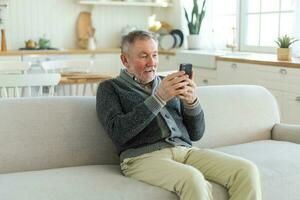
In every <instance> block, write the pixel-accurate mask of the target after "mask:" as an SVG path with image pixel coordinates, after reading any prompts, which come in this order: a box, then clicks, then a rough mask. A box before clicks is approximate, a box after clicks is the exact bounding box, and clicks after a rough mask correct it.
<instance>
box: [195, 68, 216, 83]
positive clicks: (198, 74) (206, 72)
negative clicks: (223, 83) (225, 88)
mask: <svg viewBox="0 0 300 200" xmlns="http://www.w3.org/2000/svg"><path fill="white" fill-rule="evenodd" d="M193 76H194V80H195V83H196V84H197V86H205V85H216V84H217V71H216V70H215V69H204V68H200V67H194V69H193Z"/></svg>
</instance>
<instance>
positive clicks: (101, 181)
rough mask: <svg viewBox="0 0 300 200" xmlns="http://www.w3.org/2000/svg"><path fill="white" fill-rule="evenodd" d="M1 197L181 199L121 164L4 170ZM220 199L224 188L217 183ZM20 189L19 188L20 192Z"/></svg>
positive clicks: (5, 199) (10, 199) (34, 199)
mask: <svg viewBox="0 0 300 200" xmlns="http://www.w3.org/2000/svg"><path fill="white" fill-rule="evenodd" d="M0 186H1V187H0V195H1V200H19V199H22V200H41V199H43V200H141V199H142V200H156V199H157V200H160V199H162V200H177V199H178V198H177V196H176V195H175V194H173V193H171V192H169V191H166V190H164V189H161V188H158V187H154V186H151V185H148V184H145V183H141V182H139V181H136V180H133V179H130V178H127V177H124V176H122V175H121V173H120V169H119V166H117V165H94V166H82V167H68V168H60V169H51V170H42V171H31V172H20V173H11V174H0ZM213 186H214V188H215V189H214V197H215V199H216V200H226V198H225V197H226V193H225V190H224V188H222V187H221V186H219V185H216V184H213ZM16 191H17V192H16Z"/></svg>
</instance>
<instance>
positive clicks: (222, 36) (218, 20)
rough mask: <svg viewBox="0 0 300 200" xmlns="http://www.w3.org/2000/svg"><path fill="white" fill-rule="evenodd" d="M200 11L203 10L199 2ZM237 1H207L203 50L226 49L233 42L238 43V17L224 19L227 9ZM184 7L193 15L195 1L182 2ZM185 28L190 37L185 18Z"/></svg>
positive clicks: (201, 31)
mask: <svg viewBox="0 0 300 200" xmlns="http://www.w3.org/2000/svg"><path fill="white" fill-rule="evenodd" d="M198 2H199V5H198V6H199V9H201V6H202V1H201V0H199V1H198ZM234 3H236V0H230V1H228V0H226V1H224V0H207V1H206V6H205V10H206V14H205V17H204V19H203V22H202V25H201V29H200V36H201V48H202V49H212V50H217V49H226V44H232V43H233V40H235V41H234V42H235V43H237V41H236V38H235V36H233V34H235V33H236V32H235V30H232V28H233V27H234V28H236V16H232V17H223V15H224V14H226V13H224V12H226V7H227V6H229V7H232V5H233V4H234ZM182 4H183V6H184V7H185V8H186V9H187V11H188V14H190V13H191V10H192V7H193V0H182ZM183 20H184V23H183V25H184V26H185V27H184V28H183V30H184V32H185V33H186V34H187V35H188V29H187V23H186V19H185V18H183Z"/></svg>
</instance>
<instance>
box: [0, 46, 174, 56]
mask: <svg viewBox="0 0 300 200" xmlns="http://www.w3.org/2000/svg"><path fill="white" fill-rule="evenodd" d="M120 52H121V49H120V48H99V49H96V50H86V49H62V50H8V51H0V56H23V55H64V54H102V53H120ZM159 53H160V54H162V55H175V52H174V51H166V50H159Z"/></svg>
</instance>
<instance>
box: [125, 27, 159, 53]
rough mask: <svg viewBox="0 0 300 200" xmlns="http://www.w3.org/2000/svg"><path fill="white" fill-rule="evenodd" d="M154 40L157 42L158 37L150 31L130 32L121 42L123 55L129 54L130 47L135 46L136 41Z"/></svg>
mask: <svg viewBox="0 0 300 200" xmlns="http://www.w3.org/2000/svg"><path fill="white" fill-rule="evenodd" d="M150 39H153V40H154V41H155V42H157V37H156V35H154V34H153V33H151V32H149V31H143V30H136V31H132V32H129V33H128V34H127V35H125V36H123V37H122V42H121V53H128V51H129V47H130V46H131V45H132V44H134V42H135V41H136V40H150Z"/></svg>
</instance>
